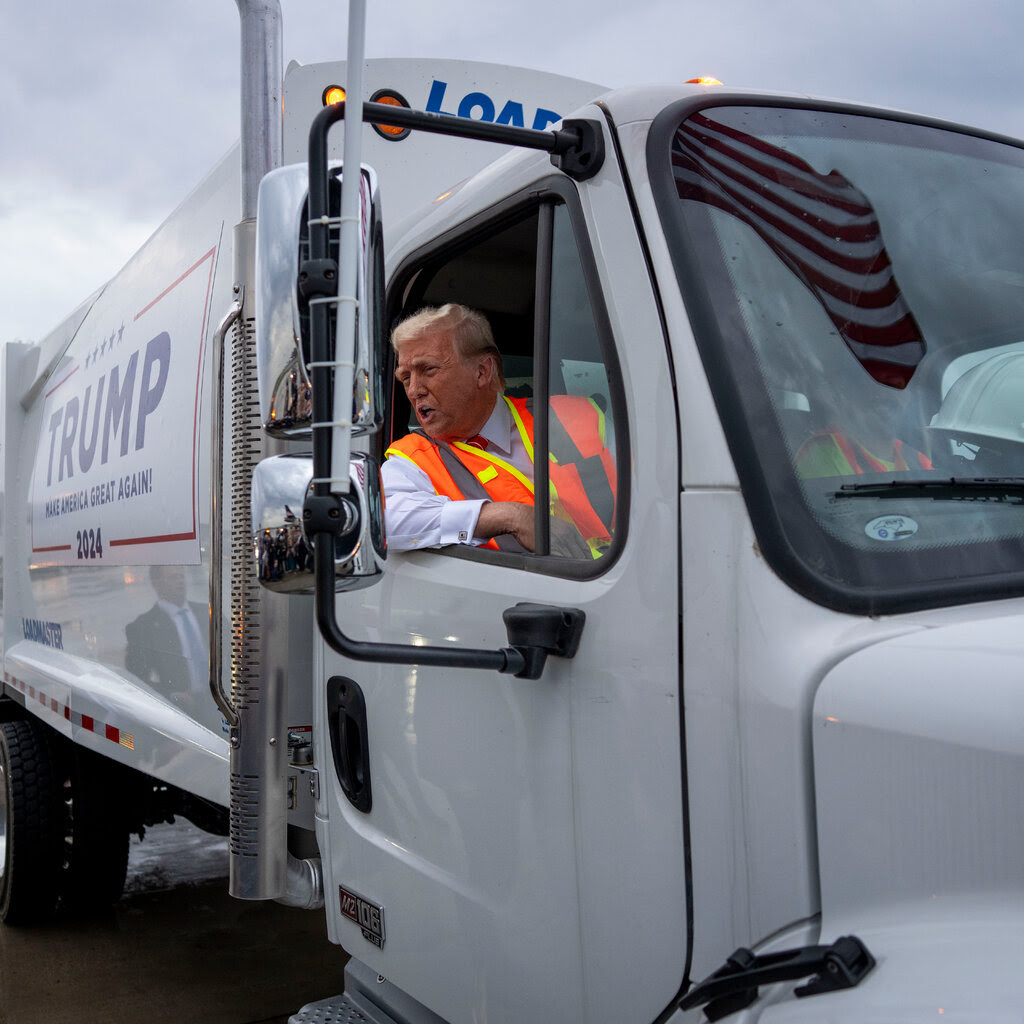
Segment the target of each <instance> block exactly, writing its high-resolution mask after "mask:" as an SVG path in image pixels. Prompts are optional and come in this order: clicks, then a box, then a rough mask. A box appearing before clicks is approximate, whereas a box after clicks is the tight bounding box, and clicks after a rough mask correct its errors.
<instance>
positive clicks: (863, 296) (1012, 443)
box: [648, 106, 1024, 610]
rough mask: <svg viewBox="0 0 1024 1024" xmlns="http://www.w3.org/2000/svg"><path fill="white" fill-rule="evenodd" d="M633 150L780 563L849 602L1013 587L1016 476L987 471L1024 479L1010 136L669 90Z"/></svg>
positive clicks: (1023, 573) (1021, 527) (1023, 230)
mask: <svg viewBox="0 0 1024 1024" xmlns="http://www.w3.org/2000/svg"><path fill="white" fill-rule="evenodd" d="M648 157H649V161H650V168H651V176H652V181H653V182H654V185H655V189H656V195H657V199H658V204H659V210H660V212H661V215H662V219H663V222H664V225H665V228H666V233H667V235H668V237H669V242H670V246H671V248H672V252H673V258H674V260H675V263H676V269H677V275H678V280H679V284H680V287H681V289H682V291H683V294H684V298H685V299H686V301H687V305H688V308H689V310H690V313H691V320H692V322H693V325H694V329H695V332H696V334H697V340H698V344H699V346H700V348H701V353H702V356H703V358H704V362H705V366H706V368H707V371H708V375H709V378H710V380H711V384H712V387H713V389H714V392H715V397H716V401H717V402H718V407H719V411H720V413H721V415H722V419H723V423H724V424H725V427H726V432H727V436H728V438H729V443H730V447H731V450H732V452H733V456H734V459H735V461H736V465H737V469H738V471H739V473H740V479H741V484H742V487H743V491H744V494H745V497H746V499H747V504H748V508H749V509H750V511H751V515H752V517H753V519H754V526H755V530H756V531H757V533H758V539H759V542H760V543H761V546H762V547H763V548H764V549H765V553H766V555H767V556H768V557H769V558H770V559H771V560H772V562H773V565H774V566H775V568H776V571H778V572H779V573H780V575H782V576H783V577H784V578H786V579H787V580H789V581H790V582H791V583H792V584H793V585H795V586H797V587H798V589H801V590H802V591H803V592H805V593H807V594H808V595H809V596H812V597H814V598H815V599H817V600H820V601H822V602H823V603H826V604H829V605H831V606H834V607H839V608H844V609H848V610H901V609H906V608H910V607H923V606H928V605H938V604H945V603H954V602H957V603H958V602H962V601H964V600H979V599H982V598H986V597H994V596H1001V595H1005V594H1010V593H1020V592H1024V557H1022V552H1024V548H1022V545H1021V541H1022V539H1024V503H1022V493H1021V488H1020V487H1019V486H1017V487H1014V486H1001V487H1000V486H997V487H993V486H992V483H991V480H992V478H998V479H999V480H1000V481H1003V482H1004V483H1005V482H1011V483H1012V482H1013V481H1017V483H1020V482H1021V481H1022V480H1024V153H1022V151H1021V150H1020V149H1019V148H1017V147H1015V146H1013V145H1008V144H1006V143H1002V142H999V141H995V140H992V139H987V138H980V137H976V136H973V135H970V134H965V133H960V132H955V131H950V130H948V129H945V128H939V127H934V126H924V125H919V124H913V123H908V122H905V121H899V120H887V119H884V118H881V117H871V116H864V115H859V114H852V113H849V112H845V111H843V112H840V111H808V110H800V109H788V108H779V107H760V106H748V107H740V106H725V107H715V108H707V109H704V110H702V111H699V112H696V113H690V114H689V116H684V114H683V112H680V111H677V112H675V113H673V111H666V112H665V113H663V114H662V115H661V116H660V117H659V118H658V120H657V121H656V122H655V125H654V128H653V129H652V133H651V141H650V145H649V149H648ZM954 478H955V480H954ZM979 480H985V481H986V483H985V484H983V485H982V484H977V483H976V482H977V481H979ZM896 481H902V482H909V481H919V482H925V483H929V484H930V483H931V482H933V481H935V482H938V481H947V482H948V481H954V482H952V483H949V485H948V486H941V487H939V486H922V487H905V486H900V487H878V486H872V485H877V484H879V483H882V484H892V483H894V482H896ZM858 485H865V486H858ZM854 499H855V500H854Z"/></svg>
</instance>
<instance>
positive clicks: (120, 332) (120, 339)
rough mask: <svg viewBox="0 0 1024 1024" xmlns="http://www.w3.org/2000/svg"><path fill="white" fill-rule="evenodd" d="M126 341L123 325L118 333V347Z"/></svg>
mask: <svg viewBox="0 0 1024 1024" xmlns="http://www.w3.org/2000/svg"><path fill="white" fill-rule="evenodd" d="M123 340H124V324H121V327H120V330H118V332H117V343H118V345H120V344H121V342H122V341H123Z"/></svg>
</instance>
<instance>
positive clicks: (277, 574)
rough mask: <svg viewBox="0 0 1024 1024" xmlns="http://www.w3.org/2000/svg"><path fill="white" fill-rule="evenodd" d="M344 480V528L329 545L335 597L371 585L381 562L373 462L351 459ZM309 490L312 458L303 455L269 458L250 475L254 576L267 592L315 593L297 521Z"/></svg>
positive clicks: (380, 510) (309, 552)
mask: <svg viewBox="0 0 1024 1024" xmlns="http://www.w3.org/2000/svg"><path fill="white" fill-rule="evenodd" d="M349 481H350V488H349V493H348V495H346V496H345V502H344V505H343V508H344V509H345V513H346V515H347V516H348V523H347V524H346V526H347V527H348V528H347V529H346V530H344V531H343V532H342V534H341V535H340V536H339V537H338V538H337V539H336V540H335V554H334V578H335V584H334V588H335V591H336V592H339V593H340V592H342V591H345V590H358V589H359V588H361V587H367V586H370V585H371V584H373V583H376V582H377V580H378V579H380V577H381V576H382V575H383V573H384V564H385V561H386V559H387V543H386V540H385V537H384V502H383V500H382V497H381V486H380V469H379V467H378V466H377V462H376V460H375V459H373V458H372V457H371V456H369V455H363V454H361V453H356V454H353V455H352V458H351V461H350V462H349ZM312 486H313V459H312V456H310V455H308V454H294V455H292V454H289V455H274V456H271V457H270V458H268V459H264V460H263V461H262V462H260V463H259V464H258V465H257V466H256V468H255V470H254V471H253V477H252V499H251V500H252V531H253V538H252V539H253V555H254V559H255V572H256V576H257V578H258V579H259V581H260V583H261V584H262V585H263V586H264V587H266V588H267V589H268V590H273V591H275V592H276V593H283V594H312V593H313V592H314V591H315V589H316V578H315V573H314V563H313V543H312V539H311V538H310V537H309V536H308V535H307V534H306V531H305V529H304V528H303V520H302V508H303V504H304V503H305V500H306V498H307V496H308V495H309V494H310V493H312Z"/></svg>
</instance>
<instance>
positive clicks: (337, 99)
mask: <svg viewBox="0 0 1024 1024" xmlns="http://www.w3.org/2000/svg"><path fill="white" fill-rule="evenodd" d="M323 100H324V106H325V107H333V106H336V105H337V104H338V103H344V102H345V90H344V89H342V87H341V86H340V85H329V86H327V88H326V89H324V96H323Z"/></svg>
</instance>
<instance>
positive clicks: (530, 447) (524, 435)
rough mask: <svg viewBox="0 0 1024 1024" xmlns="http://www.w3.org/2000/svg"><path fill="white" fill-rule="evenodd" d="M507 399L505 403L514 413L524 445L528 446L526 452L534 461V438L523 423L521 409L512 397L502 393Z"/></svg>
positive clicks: (513, 417)
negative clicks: (513, 401)
mask: <svg viewBox="0 0 1024 1024" xmlns="http://www.w3.org/2000/svg"><path fill="white" fill-rule="evenodd" d="M501 397H502V398H504V399H505V404H506V405H507V406H508V409H509V412H511V413H512V419H513V421H514V422H515V425H516V430H518V431H519V437H520V438H521V440H522V442H523V447H525V448H526V454H527V455H529V456H530V461H531V462H533V438H532V437H530V434H529V431H528V430H527V429H526V424H525V423H523V419H522V417H521V416H520V415H519V410H518V409H517V408H516V407H515V405H514V404H513V403H512V399H511V398H509V397H508V396H507V395H502V396H501Z"/></svg>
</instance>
